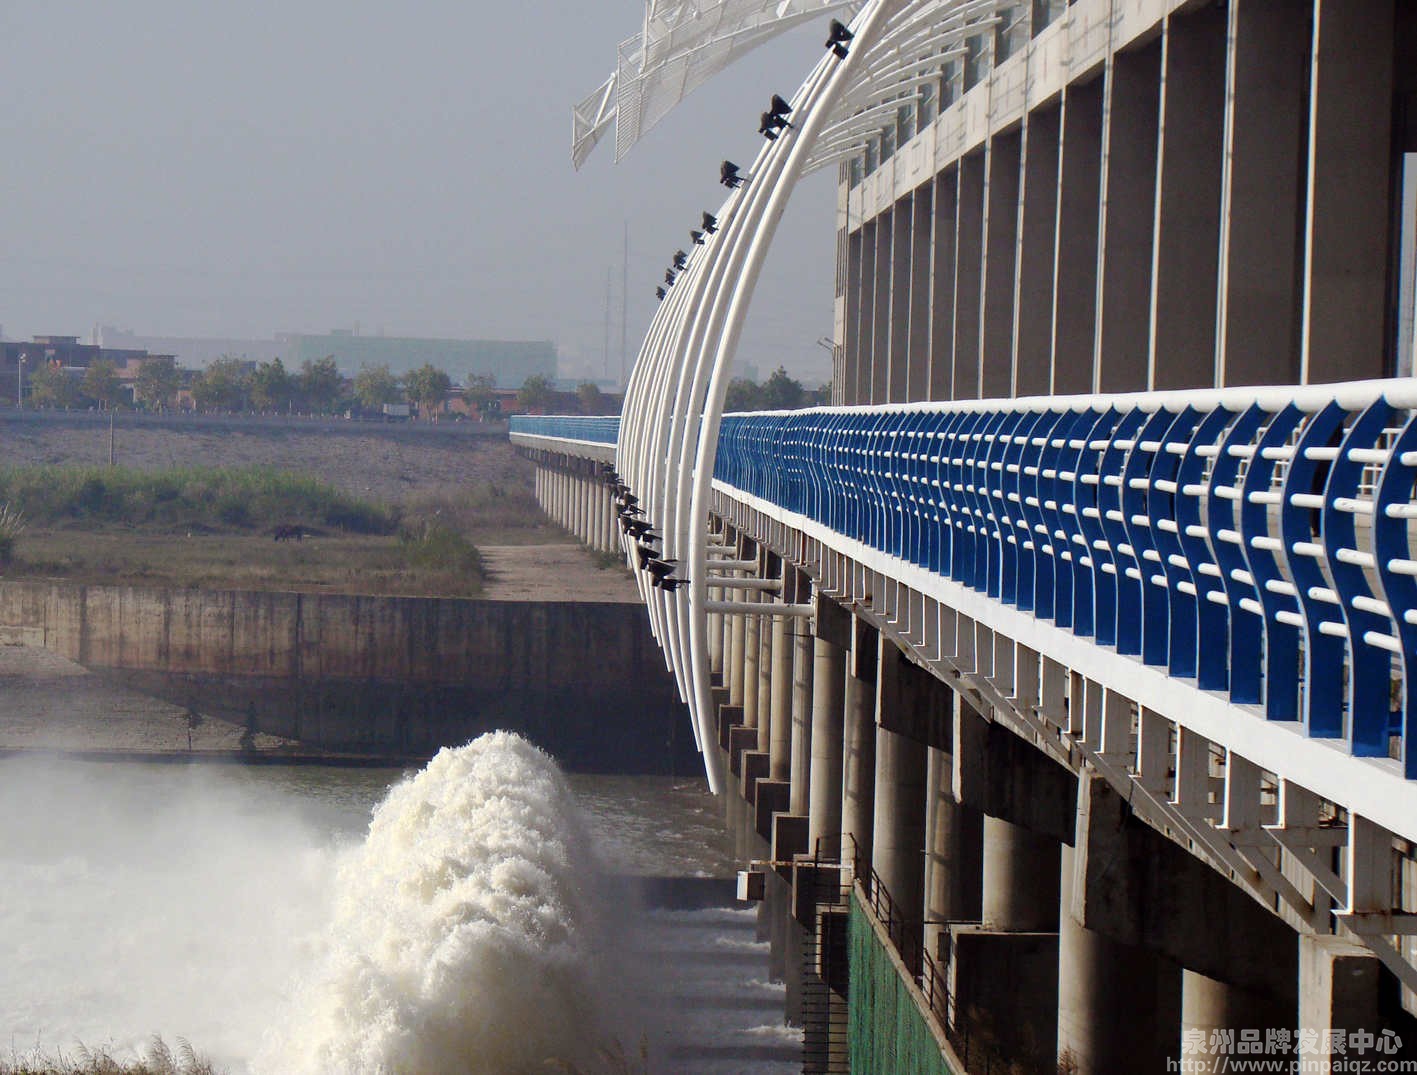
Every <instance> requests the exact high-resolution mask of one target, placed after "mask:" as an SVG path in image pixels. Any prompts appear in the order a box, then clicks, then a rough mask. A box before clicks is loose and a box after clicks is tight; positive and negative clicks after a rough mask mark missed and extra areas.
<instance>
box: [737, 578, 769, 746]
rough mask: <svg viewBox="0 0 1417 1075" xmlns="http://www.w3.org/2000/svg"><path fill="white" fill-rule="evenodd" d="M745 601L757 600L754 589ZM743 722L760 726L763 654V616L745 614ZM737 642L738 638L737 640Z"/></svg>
mask: <svg viewBox="0 0 1417 1075" xmlns="http://www.w3.org/2000/svg"><path fill="white" fill-rule="evenodd" d="M743 600H744V601H745V602H749V603H752V602H753V601H754V600H755V597H754V593H753V591H752V590H748V591H746V592H745V593H744V594H743ZM742 619H743V621H744V622H743V687H742V691H743V723H744V724H746V725H747V726H748V727H750V728H756V727H757V726H758V690H759V684H758V658H759V657H760V656H761V655H762V641H761V635H762V632H761V630H760V628H761V627H762V626H763V620H762V617H761V616H746V615H745V616H743V617H742ZM735 644H736V640H735Z"/></svg>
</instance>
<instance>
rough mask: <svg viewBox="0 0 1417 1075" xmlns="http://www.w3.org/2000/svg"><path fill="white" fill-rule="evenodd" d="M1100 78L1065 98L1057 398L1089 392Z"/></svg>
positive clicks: (1055, 334)
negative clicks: (1058, 396)
mask: <svg viewBox="0 0 1417 1075" xmlns="http://www.w3.org/2000/svg"><path fill="white" fill-rule="evenodd" d="M1102 85H1103V80H1102V79H1101V78H1094V79H1093V80H1092V81H1090V82H1084V83H1081V84H1078V85H1072V86H1069V87H1068V89H1067V92H1066V93H1065V94H1064V96H1063V138H1062V150H1061V153H1060V154H1059V160H1058V260H1057V269H1056V273H1055V276H1054V280H1055V283H1054V296H1053V380H1052V391H1053V392H1054V393H1055V394H1057V395H1072V394H1075V393H1080V392H1091V391H1092V390H1093V388H1092V359H1093V341H1094V338H1095V335H1096V327H1097V260H1098V258H1097V254H1098V243H1097V231H1098V198H1099V197H1100V195H1101V190H1102V188H1101V178H1102Z"/></svg>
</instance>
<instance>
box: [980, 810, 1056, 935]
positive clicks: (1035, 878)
mask: <svg viewBox="0 0 1417 1075" xmlns="http://www.w3.org/2000/svg"><path fill="white" fill-rule="evenodd" d="M1060 846H1061V845H1060V844H1059V843H1058V841H1057V840H1054V839H1052V838H1050V837H1048V836H1042V835H1039V834H1038V833H1035V832H1030V831H1029V830H1028V829H1024V828H1020V827H1019V826H1017V825H1011V824H1009V822H1007V821H1003V820H1001V819H999V818H996V817H987V816H986V817H985V818H984V871H983V872H984V889H983V898H982V900H981V911H982V916H981V917H982V919H983V922H984V925H985V926H987V927H988V928H990V929H994V930H1005V931H1011V932H1021V933H1028V932H1044V933H1048V932H1057V929H1058V885H1057V878H1058V869H1059V858H1058V855H1059V851H1058V848H1059V847H1060Z"/></svg>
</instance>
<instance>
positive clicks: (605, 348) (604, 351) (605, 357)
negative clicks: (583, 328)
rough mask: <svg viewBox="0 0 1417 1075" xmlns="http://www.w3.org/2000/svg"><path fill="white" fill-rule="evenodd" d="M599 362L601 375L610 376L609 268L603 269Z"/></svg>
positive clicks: (607, 377)
mask: <svg viewBox="0 0 1417 1075" xmlns="http://www.w3.org/2000/svg"><path fill="white" fill-rule="evenodd" d="M600 364H601V367H602V369H603V376H604V377H605V378H606V379H607V380H608V379H609V377H610V268H609V266H606V269H605V339H604V340H603V341H602V344H601V352H600Z"/></svg>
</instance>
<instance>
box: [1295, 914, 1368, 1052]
mask: <svg viewBox="0 0 1417 1075" xmlns="http://www.w3.org/2000/svg"><path fill="white" fill-rule="evenodd" d="M1380 977H1381V968H1380V966H1379V963H1378V959H1377V957H1376V956H1375V955H1373V953H1372V952H1370V951H1369V950H1368V949H1366V948H1362V947H1360V946H1358V945H1356V944H1352V943H1349V942H1347V941H1343V940H1340V939H1339V938H1337V937H1310V936H1305V937H1300V938H1299V1022H1298V1025H1299V1026H1301V1027H1304V1028H1305V1029H1313V1030H1317V1031H1319V1032H1320V1034H1319V1036H1320V1038H1322V1039H1325V1040H1324V1041H1322V1042H1321V1045H1322V1046H1323V1048H1324V1050H1325V1051H1324V1052H1322V1053H1321V1054H1320V1055H1319V1056H1317V1057H1314V1058H1313V1059H1314V1060H1316V1061H1318V1062H1320V1063H1322V1062H1323V1061H1324V1060H1330V1059H1332V1057H1331V1055H1330V1053H1329V1052H1328V1049H1330V1048H1331V1046H1332V1042H1331V1040H1327V1039H1329V1038H1330V1037H1331V1036H1330V1035H1325V1034H1323V1033H1322V1032H1323V1031H1324V1030H1343V1031H1346V1032H1348V1033H1352V1032H1353V1031H1355V1030H1366V1031H1368V1032H1369V1033H1373V1034H1378V1033H1380V1031H1379V1029H1378V1028H1379V1026H1380V1025H1381V1023H1380V1019H1379V1014H1378V1003H1379V1002H1378V983H1379V980H1380ZM1344 1038H1345V1040H1346V1039H1347V1034H1345V1035H1344Z"/></svg>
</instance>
